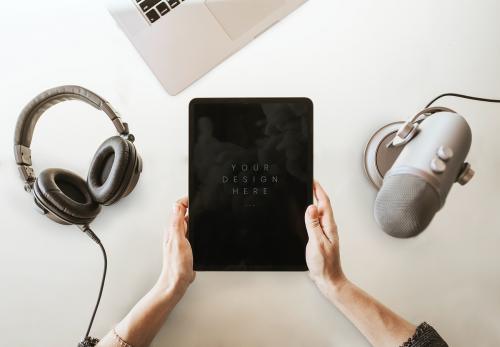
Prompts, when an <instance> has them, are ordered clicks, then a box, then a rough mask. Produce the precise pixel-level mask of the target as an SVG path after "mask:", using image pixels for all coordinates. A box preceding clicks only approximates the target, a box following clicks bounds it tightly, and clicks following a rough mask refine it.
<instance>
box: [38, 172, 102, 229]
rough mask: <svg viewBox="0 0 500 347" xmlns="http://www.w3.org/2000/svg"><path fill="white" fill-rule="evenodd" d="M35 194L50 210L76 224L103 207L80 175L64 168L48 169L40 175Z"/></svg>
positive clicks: (95, 213) (87, 220)
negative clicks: (93, 197) (93, 196)
mask: <svg viewBox="0 0 500 347" xmlns="http://www.w3.org/2000/svg"><path fill="white" fill-rule="evenodd" d="M34 193H35V198H36V199H38V201H39V202H40V203H41V204H42V205H43V206H44V207H45V208H47V209H48V210H49V211H50V212H52V213H53V214H55V215H56V216H58V217H60V218H61V219H63V220H65V221H67V222H69V223H71V224H77V225H84V224H88V223H90V222H92V221H93V220H94V218H95V217H96V216H97V215H98V214H99V212H100V211H101V206H99V204H97V203H96V202H95V201H94V200H93V199H92V196H91V195H90V192H89V190H88V188H87V182H85V181H84V180H83V179H82V178H81V177H80V176H78V175H76V174H74V173H72V172H71V171H67V170H63V169H47V170H44V171H43V172H42V173H40V175H39V176H38V177H37V179H36V181H35V185H34Z"/></svg>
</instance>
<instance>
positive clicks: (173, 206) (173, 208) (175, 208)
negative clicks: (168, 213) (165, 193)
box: [172, 203, 179, 215]
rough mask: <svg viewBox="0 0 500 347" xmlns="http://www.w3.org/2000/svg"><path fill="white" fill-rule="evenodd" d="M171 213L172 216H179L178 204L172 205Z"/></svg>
mask: <svg viewBox="0 0 500 347" xmlns="http://www.w3.org/2000/svg"><path fill="white" fill-rule="evenodd" d="M172 212H173V213H174V215H178V214H179V204H178V203H174V204H173V205H172Z"/></svg>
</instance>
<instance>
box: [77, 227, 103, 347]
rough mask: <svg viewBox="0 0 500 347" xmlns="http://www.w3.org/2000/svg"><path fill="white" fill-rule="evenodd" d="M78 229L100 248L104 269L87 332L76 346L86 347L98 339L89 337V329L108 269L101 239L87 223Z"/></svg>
mask: <svg viewBox="0 0 500 347" xmlns="http://www.w3.org/2000/svg"><path fill="white" fill-rule="evenodd" d="M80 229H81V230H82V231H83V232H84V233H85V234H87V235H88V236H89V237H90V238H91V239H92V240H93V241H94V242H95V243H97V245H98V246H99V248H101V251H102V255H103V258H104V270H103V273H102V279H101V285H100V287H99V295H98V296H97V302H96V304H95V307H94V311H93V312H92V318H90V322H89V326H88V328H87V332H86V333H85V337H84V339H83V341H82V342H80V344H79V345H78V346H82V347H86V346H95V344H97V342H99V340H97V339H94V338H91V337H89V334H90V330H91V329H92V325H93V324H94V318H95V315H96V313H97V309H98V308H99V303H100V302H101V297H102V292H103V290H104V282H105V281H106V272H107V269H108V257H107V256H106V250H105V249H104V246H103V245H102V243H101V240H99V238H98V237H97V235H96V234H95V233H94V232H93V231H92V229H90V227H89V226H88V225H83V226H81V227H80Z"/></svg>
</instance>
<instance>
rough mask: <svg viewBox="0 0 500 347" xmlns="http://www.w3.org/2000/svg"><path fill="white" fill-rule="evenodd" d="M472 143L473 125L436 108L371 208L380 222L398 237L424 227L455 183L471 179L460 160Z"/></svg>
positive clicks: (389, 232) (409, 143)
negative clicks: (437, 111) (471, 126)
mask: <svg viewBox="0 0 500 347" xmlns="http://www.w3.org/2000/svg"><path fill="white" fill-rule="evenodd" d="M471 143H472V132H471V129H470V127H469V125H468V123H467V122H466V120H465V119H464V118H463V117H462V116H460V115H458V114H456V113H453V112H439V113H436V114H434V115H432V116H430V117H428V118H426V119H424V120H423V121H422V122H421V123H420V124H418V129H417V131H416V133H415V135H414V137H413V138H412V139H411V140H410V141H409V142H408V143H406V145H405V147H404V148H403V150H402V151H401V153H400V155H399V156H398V158H397V159H396V161H395V162H394V164H393V166H392V167H391V169H390V170H389V171H388V172H387V173H386V175H385V176H384V181H383V184H382V187H381V189H380V191H379V192H378V194H377V198H376V200H375V208H374V213H375V219H376V221H377V223H378V224H379V226H380V227H381V228H382V229H383V230H384V231H385V232H386V233H387V234H389V235H391V236H394V237H398V238H408V237H413V236H416V235H418V234H420V233H421V232H422V231H423V230H425V228H427V226H428V225H429V224H430V222H431V221H432V219H433V217H434V215H435V214H436V213H437V212H438V211H439V210H440V209H441V208H442V207H443V205H444V203H445V201H446V197H447V195H448V193H449V191H450V189H451V187H452V185H453V183H455V182H457V181H460V183H462V184H465V183H466V180H468V179H470V178H471V176H472V174H473V171H472V170H470V167H469V166H468V164H465V163H464V162H465V159H466V157H467V154H468V153H469V150H470V147H471ZM465 171H467V172H468V173H469V176H470V177H469V176H467V173H465ZM464 175H465V176H467V177H465V176H464ZM462 181H463V182H462Z"/></svg>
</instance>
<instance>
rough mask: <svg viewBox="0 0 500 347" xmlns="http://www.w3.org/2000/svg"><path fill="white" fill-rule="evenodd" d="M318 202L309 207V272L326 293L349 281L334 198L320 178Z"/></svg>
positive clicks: (316, 186)
mask: <svg viewBox="0 0 500 347" xmlns="http://www.w3.org/2000/svg"><path fill="white" fill-rule="evenodd" d="M314 197H315V200H316V204H315V205H311V206H309V207H308V208H307V210H306V213H305V223H306V228H307V233H308V235H309V242H308V243H307V247H306V261H307V267H308V268H309V275H310V277H311V279H312V280H313V282H314V283H315V284H316V286H317V287H318V288H319V290H320V291H321V292H322V293H323V295H325V296H328V294H331V293H329V292H330V291H331V290H332V289H333V290H338V289H339V288H340V287H342V286H343V285H344V284H345V282H346V277H345V275H344V273H343V271H342V266H341V264H340V252H339V236H338V232H337V224H336V223H335V218H334V217H333V209H332V205H331V203H330V199H329V197H328V195H327V194H326V192H325V191H324V190H323V188H322V187H321V185H320V184H319V183H318V182H315V183H314Z"/></svg>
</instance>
